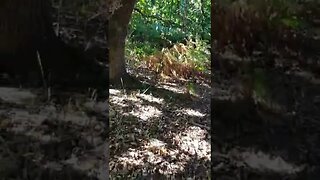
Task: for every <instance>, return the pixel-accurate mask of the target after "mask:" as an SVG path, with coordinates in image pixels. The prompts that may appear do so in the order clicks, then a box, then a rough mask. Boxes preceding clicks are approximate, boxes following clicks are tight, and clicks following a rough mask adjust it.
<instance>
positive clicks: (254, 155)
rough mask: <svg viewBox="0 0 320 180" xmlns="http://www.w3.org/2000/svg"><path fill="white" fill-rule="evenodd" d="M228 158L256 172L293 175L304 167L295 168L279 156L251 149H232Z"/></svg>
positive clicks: (295, 166)
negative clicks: (241, 162) (242, 163)
mask: <svg viewBox="0 0 320 180" xmlns="http://www.w3.org/2000/svg"><path fill="white" fill-rule="evenodd" d="M230 157H233V158H235V159H237V161H243V162H244V163H246V164H247V165H248V166H249V167H251V168H253V169H256V170H257V171H271V172H275V173H281V174H294V173H297V172H300V171H302V170H303V169H304V165H302V166H297V165H295V164H293V163H290V162H288V161H285V160H284V159H283V158H282V157H281V156H272V155H271V154H268V153H265V152H262V151H255V150H252V149H244V150H238V149H233V150H231V152H230Z"/></svg>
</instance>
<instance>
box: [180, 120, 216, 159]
mask: <svg viewBox="0 0 320 180" xmlns="http://www.w3.org/2000/svg"><path fill="white" fill-rule="evenodd" d="M207 136H210V135H209V132H208V131H207V130H203V129H201V128H200V127H196V126H190V127H189V128H187V129H186V130H185V131H184V132H181V133H179V134H177V135H176V136H175V137H174V142H175V144H176V145H178V147H179V149H180V150H181V151H182V152H185V153H188V154H189V155H192V156H195V155H196V156H197V157H198V158H199V159H200V158H204V159H206V160H210V159H211V144H210V143H209V141H208V137H207Z"/></svg>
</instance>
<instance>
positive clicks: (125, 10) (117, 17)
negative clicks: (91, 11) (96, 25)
mask: <svg viewBox="0 0 320 180" xmlns="http://www.w3.org/2000/svg"><path fill="white" fill-rule="evenodd" d="M135 3H136V0H126V1H123V2H121V4H122V6H121V7H120V8H118V9H117V10H115V11H114V14H113V15H112V16H111V17H110V19H109V24H108V25H109V28H108V30H109V32H108V44H109V62H110V70H109V79H110V82H111V83H117V82H119V81H120V80H121V79H122V78H126V77H127V75H128V74H127V72H126V64H125V40H126V36H127V29H128V25H129V22H130V19H131V15H132V12H133V9H134V5H135Z"/></svg>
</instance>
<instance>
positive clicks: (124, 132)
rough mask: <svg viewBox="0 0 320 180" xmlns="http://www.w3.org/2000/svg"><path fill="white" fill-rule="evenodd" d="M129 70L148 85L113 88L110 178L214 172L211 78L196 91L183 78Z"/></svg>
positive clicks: (207, 174) (196, 175)
mask: <svg viewBox="0 0 320 180" xmlns="http://www.w3.org/2000/svg"><path fill="white" fill-rule="evenodd" d="M130 71H131V73H132V74H133V75H135V76H136V77H137V78H139V79H140V80H141V81H143V82H144V83H145V84H148V85H149V86H147V87H146V88H145V89H137V90H125V89H110V91H109V92H110V96H109V97H110V98H109V103H110V109H109V113H110V114H109V117H110V133H109V137H110V138H109V140H110V142H109V143H110V145H109V147H110V159H109V165H110V178H111V179H124V178H126V179H127V178H130V179H150V178H153V179H167V178H172V177H175V178H178V179H186V178H202V179H207V178H208V177H210V166H211V134H210V124H211V119H210V97H211V95H210V93H211V85H210V80H209V81H198V82H197V83H196V85H195V94H193V95H191V94H188V93H187V91H186V89H187V87H186V82H184V81H182V80H173V79H169V80H167V81H162V82H161V81H159V79H158V78H156V75H154V74H153V73H151V72H150V71H148V70H146V69H144V68H132V69H130Z"/></svg>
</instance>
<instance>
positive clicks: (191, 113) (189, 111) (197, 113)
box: [177, 108, 205, 117]
mask: <svg viewBox="0 0 320 180" xmlns="http://www.w3.org/2000/svg"><path fill="white" fill-rule="evenodd" d="M177 112H181V113H183V114H186V115H189V116H195V117H204V116H205V114H203V113H202V112H200V111H196V110H194V109H190V108H188V109H181V110H177Z"/></svg>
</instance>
